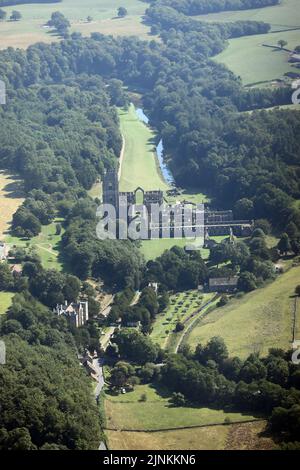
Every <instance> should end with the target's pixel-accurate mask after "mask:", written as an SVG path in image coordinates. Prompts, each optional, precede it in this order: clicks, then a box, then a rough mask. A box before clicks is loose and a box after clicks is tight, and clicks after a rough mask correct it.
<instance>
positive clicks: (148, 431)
mask: <svg viewBox="0 0 300 470" xmlns="http://www.w3.org/2000/svg"><path fill="white" fill-rule="evenodd" d="M262 421H266V418H253V419H247V420H245V421H242V420H239V421H231V422H228V423H210V424H194V425H191V426H177V427H173V428H161V429H125V428H124V429H118V428H108V427H106V428H105V429H104V431H118V432H140V433H142V432H145V433H158V432H167V431H170V432H171V431H181V430H184V429H197V428H211V427H213V426H233V425H235V424H245V423H257V422H262Z"/></svg>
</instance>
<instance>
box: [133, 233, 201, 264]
mask: <svg viewBox="0 0 300 470" xmlns="http://www.w3.org/2000/svg"><path fill="white" fill-rule="evenodd" d="M190 243H193V240H189V239H187V238H181V239H180V238H176V239H174V238H161V239H157V240H142V242H141V248H140V249H141V252H142V253H143V255H144V257H145V259H146V261H149V260H152V259H155V258H157V257H158V256H160V255H162V254H163V252H164V251H166V250H170V249H171V248H172V247H173V246H179V247H181V248H184V247H186V246H188V245H189V244H190ZM202 245H203V242H202ZM200 252H201V256H202V258H203V259H206V258H208V256H209V250H206V249H204V248H200Z"/></svg>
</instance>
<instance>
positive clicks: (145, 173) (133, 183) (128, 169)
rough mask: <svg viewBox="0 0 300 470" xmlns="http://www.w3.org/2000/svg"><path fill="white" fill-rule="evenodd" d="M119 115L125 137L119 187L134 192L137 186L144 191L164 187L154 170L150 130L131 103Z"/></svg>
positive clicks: (154, 160) (159, 176) (164, 184)
mask: <svg viewBox="0 0 300 470" xmlns="http://www.w3.org/2000/svg"><path fill="white" fill-rule="evenodd" d="M119 116H120V123H121V132H122V135H123V137H124V139H125V152H124V158H123V162H122V169H121V179H120V190H121V191H134V190H135V189H136V188H138V187H141V188H143V189H144V190H145V191H149V190H157V189H161V190H163V191H164V190H166V189H168V185H167V184H166V183H165V182H164V181H163V179H162V177H161V175H160V173H159V171H158V162H157V157H156V154H155V133H154V131H152V130H151V129H150V127H148V126H147V125H145V124H144V123H143V122H141V121H140V120H139V118H138V116H137V114H136V111H135V107H134V106H133V105H131V106H130V107H129V109H128V110H120V111H119Z"/></svg>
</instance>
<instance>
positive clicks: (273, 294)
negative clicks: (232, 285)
mask: <svg viewBox="0 0 300 470" xmlns="http://www.w3.org/2000/svg"><path fill="white" fill-rule="evenodd" d="M299 279H300V267H299V266H298V267H294V268H291V269H290V270H288V271H287V272H286V273H284V274H283V275H281V276H279V277H278V278H277V279H276V280H275V281H274V282H273V283H271V284H269V285H267V286H266V287H264V288H262V289H258V290H256V291H254V292H251V293H249V294H246V295H244V296H243V297H242V298H240V299H234V300H232V301H231V302H230V303H229V304H228V305H227V306H225V307H223V308H217V309H215V310H214V311H212V312H210V313H208V314H207V315H206V316H204V317H203V319H201V320H200V322H199V323H198V324H197V325H196V326H195V328H194V329H192V330H191V332H190V333H189V334H188V335H187V337H186V338H185V342H187V343H188V344H189V345H190V346H191V347H192V348H194V347H195V346H196V345H197V344H198V343H202V344H206V343H207V342H208V341H209V339H210V338H212V337H213V336H221V337H222V338H223V339H224V340H225V343H226V345H227V347H228V349H229V353H230V355H237V356H240V357H241V358H245V357H246V356H247V355H249V354H250V353H252V352H255V351H258V352H260V353H261V354H262V355H265V354H267V352H268V350H269V348H283V349H285V350H287V349H288V348H289V347H290V346H291V341H292V321H293V306H294V291H295V287H296V286H297V285H298V284H299ZM298 321H300V320H299V319H298Z"/></svg>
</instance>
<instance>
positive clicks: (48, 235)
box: [5, 219, 64, 271]
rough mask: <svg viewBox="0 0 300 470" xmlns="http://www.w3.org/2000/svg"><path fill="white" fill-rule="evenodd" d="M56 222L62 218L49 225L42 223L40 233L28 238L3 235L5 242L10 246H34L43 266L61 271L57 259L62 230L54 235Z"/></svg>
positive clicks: (60, 264) (60, 265)
mask: <svg viewBox="0 0 300 470" xmlns="http://www.w3.org/2000/svg"><path fill="white" fill-rule="evenodd" d="M58 222H62V220H61V219H56V220H55V221H54V222H53V223H52V224H50V225H43V226H42V231H41V233H40V235H38V236H37V237H34V238H32V239H30V240H24V239H20V238H17V237H13V236H11V235H7V236H6V237H5V242H6V243H7V244H8V245H11V246H13V245H16V246H23V247H26V246H32V247H34V248H35V249H36V251H37V253H38V255H39V256H40V258H41V261H42V264H43V267H44V268H46V269H56V270H58V271H61V270H62V263H61V262H60V260H59V244H60V241H61V238H62V235H63V233H64V230H63V229H62V232H61V234H60V235H56V224H57V223H58Z"/></svg>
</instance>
